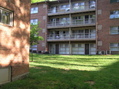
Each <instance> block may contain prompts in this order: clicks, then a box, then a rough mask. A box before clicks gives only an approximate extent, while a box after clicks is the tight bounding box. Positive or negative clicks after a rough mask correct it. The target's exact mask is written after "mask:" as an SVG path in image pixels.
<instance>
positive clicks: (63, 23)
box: [59, 17, 70, 25]
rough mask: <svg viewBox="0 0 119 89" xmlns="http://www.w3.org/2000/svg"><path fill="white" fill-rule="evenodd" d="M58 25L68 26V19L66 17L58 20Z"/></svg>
mask: <svg viewBox="0 0 119 89" xmlns="http://www.w3.org/2000/svg"><path fill="white" fill-rule="evenodd" d="M59 21H60V22H59V24H62V25H65V24H67V25H68V24H70V19H69V18H68V17H64V18H60V19H59Z"/></svg>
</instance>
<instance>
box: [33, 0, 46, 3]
mask: <svg viewBox="0 0 119 89" xmlns="http://www.w3.org/2000/svg"><path fill="white" fill-rule="evenodd" d="M42 1H45V0H31V3H35V2H42Z"/></svg>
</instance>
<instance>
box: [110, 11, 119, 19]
mask: <svg viewBox="0 0 119 89" xmlns="http://www.w3.org/2000/svg"><path fill="white" fill-rule="evenodd" d="M115 18H119V10H115V11H111V12H110V19H115Z"/></svg>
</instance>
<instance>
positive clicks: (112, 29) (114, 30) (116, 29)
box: [110, 26, 119, 35]
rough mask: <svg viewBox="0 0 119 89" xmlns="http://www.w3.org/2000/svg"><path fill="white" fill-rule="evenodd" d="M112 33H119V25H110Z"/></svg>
mask: <svg viewBox="0 0 119 89" xmlns="http://www.w3.org/2000/svg"><path fill="white" fill-rule="evenodd" d="M114 28H115V29H114ZM110 34H112V35H115V34H119V26H112V27H110Z"/></svg>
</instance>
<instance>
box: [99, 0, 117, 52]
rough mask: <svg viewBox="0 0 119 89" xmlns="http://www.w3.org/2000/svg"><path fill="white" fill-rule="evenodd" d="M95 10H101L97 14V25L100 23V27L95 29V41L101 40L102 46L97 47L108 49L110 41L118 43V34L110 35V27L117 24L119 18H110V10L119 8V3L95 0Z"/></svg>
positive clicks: (108, 0)
mask: <svg viewBox="0 0 119 89" xmlns="http://www.w3.org/2000/svg"><path fill="white" fill-rule="evenodd" d="M97 10H101V12H102V13H101V14H97V25H102V29H101V30H98V29H97V36H98V38H97V41H102V46H99V47H98V51H101V50H104V51H106V50H110V43H119V35H111V34H110V27H111V26H119V19H118V18H117V19H110V18H109V17H110V11H113V10H119V3H110V0H97Z"/></svg>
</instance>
